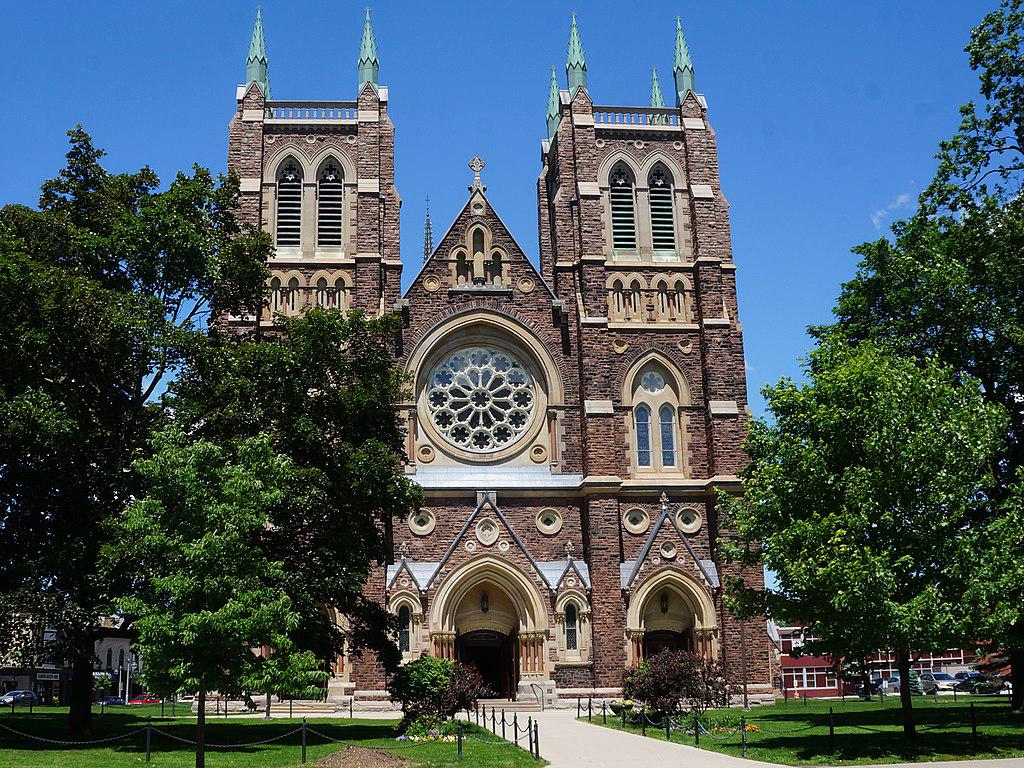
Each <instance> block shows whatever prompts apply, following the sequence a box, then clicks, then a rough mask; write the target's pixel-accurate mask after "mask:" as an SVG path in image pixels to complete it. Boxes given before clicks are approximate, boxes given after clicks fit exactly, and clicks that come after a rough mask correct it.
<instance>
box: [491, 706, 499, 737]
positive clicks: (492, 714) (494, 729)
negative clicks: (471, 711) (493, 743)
mask: <svg viewBox="0 0 1024 768" xmlns="http://www.w3.org/2000/svg"><path fill="white" fill-rule="evenodd" d="M491 733H493V734H495V735H497V733H498V729H497V728H495V722H494V707H491Z"/></svg>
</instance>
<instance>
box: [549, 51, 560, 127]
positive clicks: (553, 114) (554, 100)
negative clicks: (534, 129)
mask: <svg viewBox="0 0 1024 768" xmlns="http://www.w3.org/2000/svg"><path fill="white" fill-rule="evenodd" d="M559 102H560V99H559V98H558V75H556V74H555V68H554V67H552V68H551V88H549V89H548V140H549V141H550V140H551V138H552V137H553V136H554V135H555V129H556V128H557V127H558V115H559Z"/></svg>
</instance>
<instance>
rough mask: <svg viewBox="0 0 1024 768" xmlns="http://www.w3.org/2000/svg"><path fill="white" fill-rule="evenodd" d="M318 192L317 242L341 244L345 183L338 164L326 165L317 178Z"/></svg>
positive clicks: (320, 243) (332, 244)
mask: <svg viewBox="0 0 1024 768" xmlns="http://www.w3.org/2000/svg"><path fill="white" fill-rule="evenodd" d="M316 192H317V195H316V244H317V245H322V246H328V247H330V246H340V245H341V225H342V198H343V196H344V185H343V183H342V175H341V170H340V169H339V168H338V166H337V165H335V164H334V163H328V164H327V165H326V166H324V169H323V170H322V171H321V172H320V178H319V179H317V188H316Z"/></svg>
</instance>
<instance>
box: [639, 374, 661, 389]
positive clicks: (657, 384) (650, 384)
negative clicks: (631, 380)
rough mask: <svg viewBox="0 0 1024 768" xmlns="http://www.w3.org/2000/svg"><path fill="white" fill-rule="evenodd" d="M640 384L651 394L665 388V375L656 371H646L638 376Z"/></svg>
mask: <svg viewBox="0 0 1024 768" xmlns="http://www.w3.org/2000/svg"><path fill="white" fill-rule="evenodd" d="M640 386H641V387H643V388H644V389H645V390H646V391H648V392H650V393H651V394H652V395H653V394H657V393H658V392H661V390H663V389H664V388H665V377H664V376H662V375H661V374H660V373H658V372H657V371H648V372H647V373H645V374H644V375H643V376H641V377H640Z"/></svg>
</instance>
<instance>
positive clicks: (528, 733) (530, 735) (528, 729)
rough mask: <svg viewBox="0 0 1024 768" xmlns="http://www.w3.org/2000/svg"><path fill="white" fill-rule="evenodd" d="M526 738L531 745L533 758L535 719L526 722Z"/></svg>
mask: <svg viewBox="0 0 1024 768" xmlns="http://www.w3.org/2000/svg"><path fill="white" fill-rule="evenodd" d="M526 738H527V740H528V741H529V744H530V755H531V757H532V756H533V718H532V717H531V718H530V719H529V720H527V721H526Z"/></svg>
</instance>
